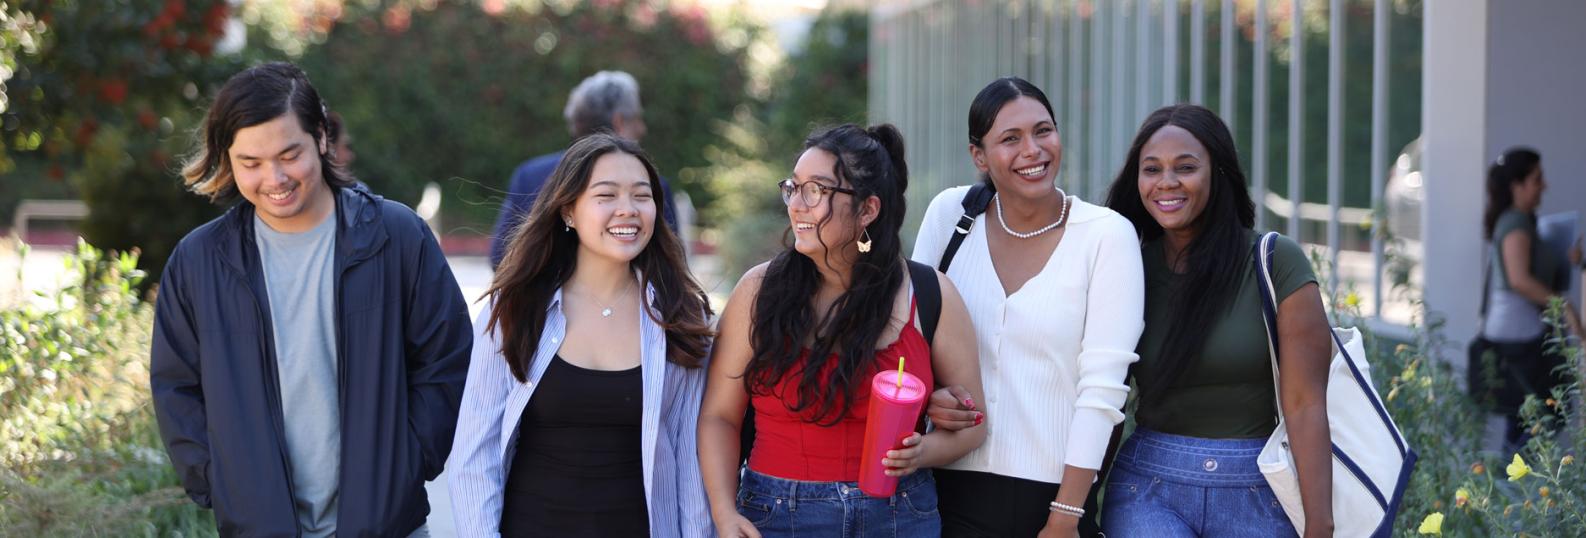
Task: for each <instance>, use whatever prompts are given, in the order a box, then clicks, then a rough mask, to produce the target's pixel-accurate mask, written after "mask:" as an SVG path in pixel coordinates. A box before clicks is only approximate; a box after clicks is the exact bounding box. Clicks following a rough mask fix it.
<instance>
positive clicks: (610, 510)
mask: <svg viewBox="0 0 1586 538" xmlns="http://www.w3.org/2000/svg"><path fill="white" fill-rule="evenodd" d="M643 414H644V378H643V375H641V373H640V369H639V368H638V367H634V368H632V369H628V370H622V371H604V370H589V369H584V368H580V367H577V366H574V365H572V364H569V363H568V362H567V361H565V360H563V359H562V357H561V356H560V355H558V356H556V357H555V358H553V359H552V360H551V364H550V365H548V366H547V367H546V369H545V374H544V375H543V376H542V377H541V378H540V384H539V387H538V388H536V389H535V390H534V396H533V397H532V398H531V399H530V400H529V404H528V406H526V407H525V408H524V409H523V416H522V417H520V418H519V424H518V432H519V434H518V448H517V452H516V453H514V454H513V456H512V470H511V472H510V474H509V475H508V476H507V485H506V491H505V492H504V497H503V499H502V511H501V534H502V536H556V537H567V536H591V537H596V536H598V537H606V536H649V534H650V530H649V528H650V524H649V511H648V510H647V509H646V507H645V502H644V464H643V459H641V457H640V451H641V450H642V448H641V444H642V441H641V425H640V422H641V419H642V417H643Z"/></svg>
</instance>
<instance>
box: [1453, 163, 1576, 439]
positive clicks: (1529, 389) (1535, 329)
mask: <svg viewBox="0 0 1586 538" xmlns="http://www.w3.org/2000/svg"><path fill="white" fill-rule="evenodd" d="M1546 189H1547V180H1545V179H1544V178H1543V176H1542V156H1541V155H1539V154H1537V152H1536V151H1534V150H1531V149H1529V148H1513V149H1510V150H1508V151H1505V152H1504V153H1503V156H1501V157H1498V160H1497V161H1494V162H1493V164H1492V167H1491V168H1490V169H1488V172H1487V210H1486V212H1485V214H1483V215H1482V229H1483V231H1484V232H1486V239H1487V243H1488V245H1487V248H1488V249H1489V251H1488V259H1489V260H1491V262H1490V263H1491V265H1490V267H1489V270H1488V274H1489V275H1490V276H1489V278H1488V279H1487V282H1486V283H1485V284H1484V285H1485V286H1486V293H1487V297H1486V302H1487V304H1486V310H1485V312H1484V314H1485V315H1484V317H1483V319H1482V330H1481V336H1482V338H1484V339H1486V341H1487V342H1488V343H1489V345H1490V346H1491V347H1490V349H1491V351H1492V354H1493V355H1494V356H1495V358H1496V360H1497V362H1496V363H1495V364H1494V367H1495V368H1496V371H1495V372H1494V373H1496V374H1497V381H1499V382H1498V383H1491V384H1489V383H1485V382H1483V381H1482V380H1483V379H1484V378H1483V377H1481V375H1482V374H1481V373H1480V372H1481V371H1483V370H1484V368H1483V367H1482V366H1481V365H1472V366H1475V367H1476V368H1483V370H1475V369H1473V370H1472V372H1473V373H1475V374H1476V375H1475V376H1474V377H1472V381H1473V382H1472V386H1473V387H1482V386H1486V387H1487V389H1486V390H1484V391H1482V392H1485V394H1478V397H1479V398H1481V399H1482V400H1484V401H1485V402H1487V403H1491V404H1494V405H1493V407H1492V409H1493V410H1495V411H1498V412H1501V413H1504V414H1506V415H1508V430H1507V433H1506V435H1505V438H1506V441H1508V442H1509V443H1510V444H1511V445H1516V444H1519V442H1520V440H1521V438H1522V437H1523V433H1524V426H1523V425H1522V424H1521V421H1520V420H1519V417H1518V413H1519V408H1520V404H1521V403H1523V402H1524V401H1525V397H1526V395H1527V394H1533V393H1534V394H1537V395H1539V396H1541V397H1544V398H1545V397H1547V395H1548V394H1551V393H1552V390H1553V387H1554V386H1556V385H1557V384H1558V383H1559V382H1560V381H1561V380H1562V379H1561V378H1560V377H1559V376H1557V375H1554V374H1553V368H1554V367H1555V366H1557V365H1559V364H1560V363H1562V362H1563V357H1561V356H1559V355H1558V354H1554V353H1547V352H1546V345H1545V343H1546V339H1547V336H1548V332H1549V331H1548V327H1546V326H1545V324H1544V323H1543V322H1542V311H1543V310H1544V309H1546V308H1547V305H1548V302H1549V301H1550V300H1552V299H1553V297H1555V296H1556V295H1557V294H1558V292H1560V291H1563V290H1565V289H1568V288H1569V281H1570V279H1569V276H1570V275H1569V270H1568V268H1567V267H1566V266H1564V264H1563V263H1562V260H1561V259H1560V258H1561V256H1560V255H1559V253H1558V252H1555V251H1552V250H1549V249H1547V248H1544V245H1542V244H1541V242H1540V240H1539V239H1538V237H1537V230H1536V209H1537V207H1538V206H1540V205H1541V204H1542V191H1544V190H1546ZM1571 258H1572V259H1571V262H1572V265H1575V264H1579V263H1580V248H1579V246H1578V245H1577V246H1576V248H1574V249H1572V250H1571ZM1564 321H1565V323H1566V324H1567V325H1568V328H1569V330H1570V332H1572V333H1574V334H1577V335H1579V334H1581V326H1580V318H1579V317H1578V316H1577V315H1576V313H1575V309H1574V308H1573V307H1571V306H1570V305H1569V303H1565V304H1564Z"/></svg>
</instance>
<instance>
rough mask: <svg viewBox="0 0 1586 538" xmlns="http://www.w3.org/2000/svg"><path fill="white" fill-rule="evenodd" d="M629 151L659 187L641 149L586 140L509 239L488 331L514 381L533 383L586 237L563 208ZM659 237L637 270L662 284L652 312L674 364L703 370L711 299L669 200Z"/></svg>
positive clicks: (647, 282) (613, 139)
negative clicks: (496, 338) (601, 168)
mask: <svg viewBox="0 0 1586 538" xmlns="http://www.w3.org/2000/svg"><path fill="white" fill-rule="evenodd" d="M613 153H625V154H628V155H632V156H634V157H635V158H637V159H639V163H640V164H643V165H644V171H645V173H646V174H647V175H649V179H650V185H651V186H652V187H654V188H657V189H659V188H660V185H661V175H660V174H659V173H657V172H656V171H655V165H653V164H651V163H650V158H649V157H647V156H645V154H644V152H643V151H641V150H640V149H639V145H638V144H636V143H634V142H631V141H628V140H625V139H622V138H620V137H617V136H613V135H610V134H605V133H596V134H593V135H589V136H586V137H584V138H580V139H578V140H577V141H575V142H573V145H572V146H571V147H569V148H567V153H564V154H563V155H562V160H561V162H559V163H557V165H556V170H555V171H553V172H551V176H550V179H548V180H546V183H545V186H544V187H543V188H542V189H541V191H540V196H539V198H537V199H536V200H535V201H534V208H533V209H531V210H529V216H528V218H527V219H526V220H524V221H523V224H521V225H519V226H518V227H517V230H516V231H514V232H513V233H512V238H511V239H508V240H507V253H506V256H505V257H504V258H502V259H501V265H500V267H498V268H497V270H496V276H495V279H494V280H492V281H491V282H490V289H489V290H487V291H486V292H485V295H486V296H493V297H495V304H494V306H493V307H492V309H491V311H490V314H489V315H490V322H489V325H488V327H489V328H491V329H493V330H498V331H499V334H500V335H501V354H502V356H503V357H505V358H506V361H507V367H508V369H510V370H511V371H512V377H514V378H517V380H518V381H519V382H523V381H527V380H528V376H529V370H530V366H531V364H530V363H531V362H532V361H533V360H534V352H535V350H536V349H539V342H540V332H541V331H542V330H543V329H544V328H545V318H546V316H547V312H546V307H547V306H548V305H550V303H551V297H553V296H554V295H556V290H558V289H560V288H561V287H562V285H563V284H566V283H567V279H569V278H572V276H573V269H575V268H576V267H577V265H578V232H577V231H569V230H568V229H567V228H566V227H565V226H563V222H562V211H563V210H565V209H567V208H569V207H572V206H573V204H575V203H577V202H578V197H579V196H580V195H582V194H583V193H584V190H585V189H587V188H588V186H589V177H590V174H592V173H593V172H594V170H595V162H596V161H598V160H600V158H601V157H602V156H605V155H607V154H613ZM651 199H652V200H654V201H655V214H656V219H655V233H653V234H651V235H650V242H649V243H646V244H645V245H644V249H643V250H640V251H639V255H638V256H636V257H634V259H633V261H631V262H629V268H630V269H632V270H636V271H638V272H639V273H640V274H641V275H642V276H643V278H644V282H641V283H640V284H641V285H642V287H641V289H647V288H649V287H650V286H654V287H655V302H653V303H651V302H647V301H646V302H645V303H644V304H645V306H647V308H645V309H644V311H645V312H646V313H647V314H648V315H649V316H650V319H652V320H654V321H655V322H656V324H657V325H660V326H661V328H662V329H663V330H664V331H666V359H667V360H668V361H670V362H672V363H674V364H679V365H682V366H684V367H688V368H695V367H698V366H699V365H700V363H701V361H703V360H704V358H705V353H706V351H707V350H708V349H709V347H710V338H711V335H712V333H711V331H710V325H709V324H708V323H707V322H706V318H707V317H708V316H709V314H710V311H709V308H710V302H709V300H708V299H707V298H706V297H705V292H704V291H703V290H702V289H701V288H700V286H699V283H697V282H695V281H694V278H693V276H691V275H690V273H689V272H688V264H687V263H686V262H685V261H684V260H683V243H682V241H679V240H678V238H677V234H676V233H674V232H673V231H672V229H671V228H670V227H669V226H668V225H667V223H666V219H663V218H660V215H662V214H664V212H665V210H666V206H665V204H666V197H665V196H654V197H652V198H651Z"/></svg>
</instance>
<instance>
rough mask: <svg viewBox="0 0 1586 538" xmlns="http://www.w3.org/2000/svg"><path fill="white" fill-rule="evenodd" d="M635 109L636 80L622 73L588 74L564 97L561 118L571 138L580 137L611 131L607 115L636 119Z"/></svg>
mask: <svg viewBox="0 0 1586 538" xmlns="http://www.w3.org/2000/svg"><path fill="white" fill-rule="evenodd" d="M640 112H641V109H640V107H639V81H637V80H634V78H633V75H630V74H628V73H625V72H622V71H601V72H599V73H595V74H594V75H590V77H589V78H586V79H584V81H583V82H580V83H578V87H576V88H573V92H572V93H571V94H569V95H568V96H567V108H564V109H562V117H563V118H564V119H566V120H567V129H568V130H569V131H572V133H573V138H581V137H584V136H587V135H589V134H592V133H595V132H597V131H601V130H608V131H609V130H611V128H612V125H611V115H612V114H621V115H622V117H623V118H637V117H638V116H639V113H640Z"/></svg>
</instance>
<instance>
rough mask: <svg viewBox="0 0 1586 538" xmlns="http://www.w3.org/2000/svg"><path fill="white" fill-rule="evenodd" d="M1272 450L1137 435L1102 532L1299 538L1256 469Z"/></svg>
mask: <svg viewBox="0 0 1586 538" xmlns="http://www.w3.org/2000/svg"><path fill="white" fill-rule="evenodd" d="M1264 444H1266V439H1202V438H1199V437H1185V436H1181V435H1170V434H1166V433H1161V432H1156V431H1151V430H1148V429H1145V428H1138V429H1136V430H1135V431H1134V435H1131V436H1130V437H1129V440H1127V441H1124V443H1123V446H1122V447H1121V448H1119V449H1118V458H1117V459H1116V460H1115V461H1114V462H1113V468H1112V473H1111V474H1110V475H1108V478H1107V493H1106V495H1105V496H1104V497H1102V514H1101V528H1102V531H1103V532H1106V533H1107V536H1127V537H1135V536H1147V537H1157V536H1162V537H1174V538H1177V537H1196V536H1215V537H1229V538H1243V537H1251V538H1257V537H1259V538H1271V537H1276V536H1295V535H1297V534H1298V533H1296V532H1295V530H1294V525H1293V524H1292V523H1289V518H1288V516H1287V515H1285V514H1284V513H1283V507H1282V506H1280V505H1279V504H1278V498H1277V497H1276V496H1274V495H1273V494H1272V488H1271V487H1268V486H1267V481H1266V479H1265V478H1264V477H1262V476H1261V470H1260V468H1258V467H1257V466H1256V455H1257V454H1260V453H1261V446H1262V445H1264Z"/></svg>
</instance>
